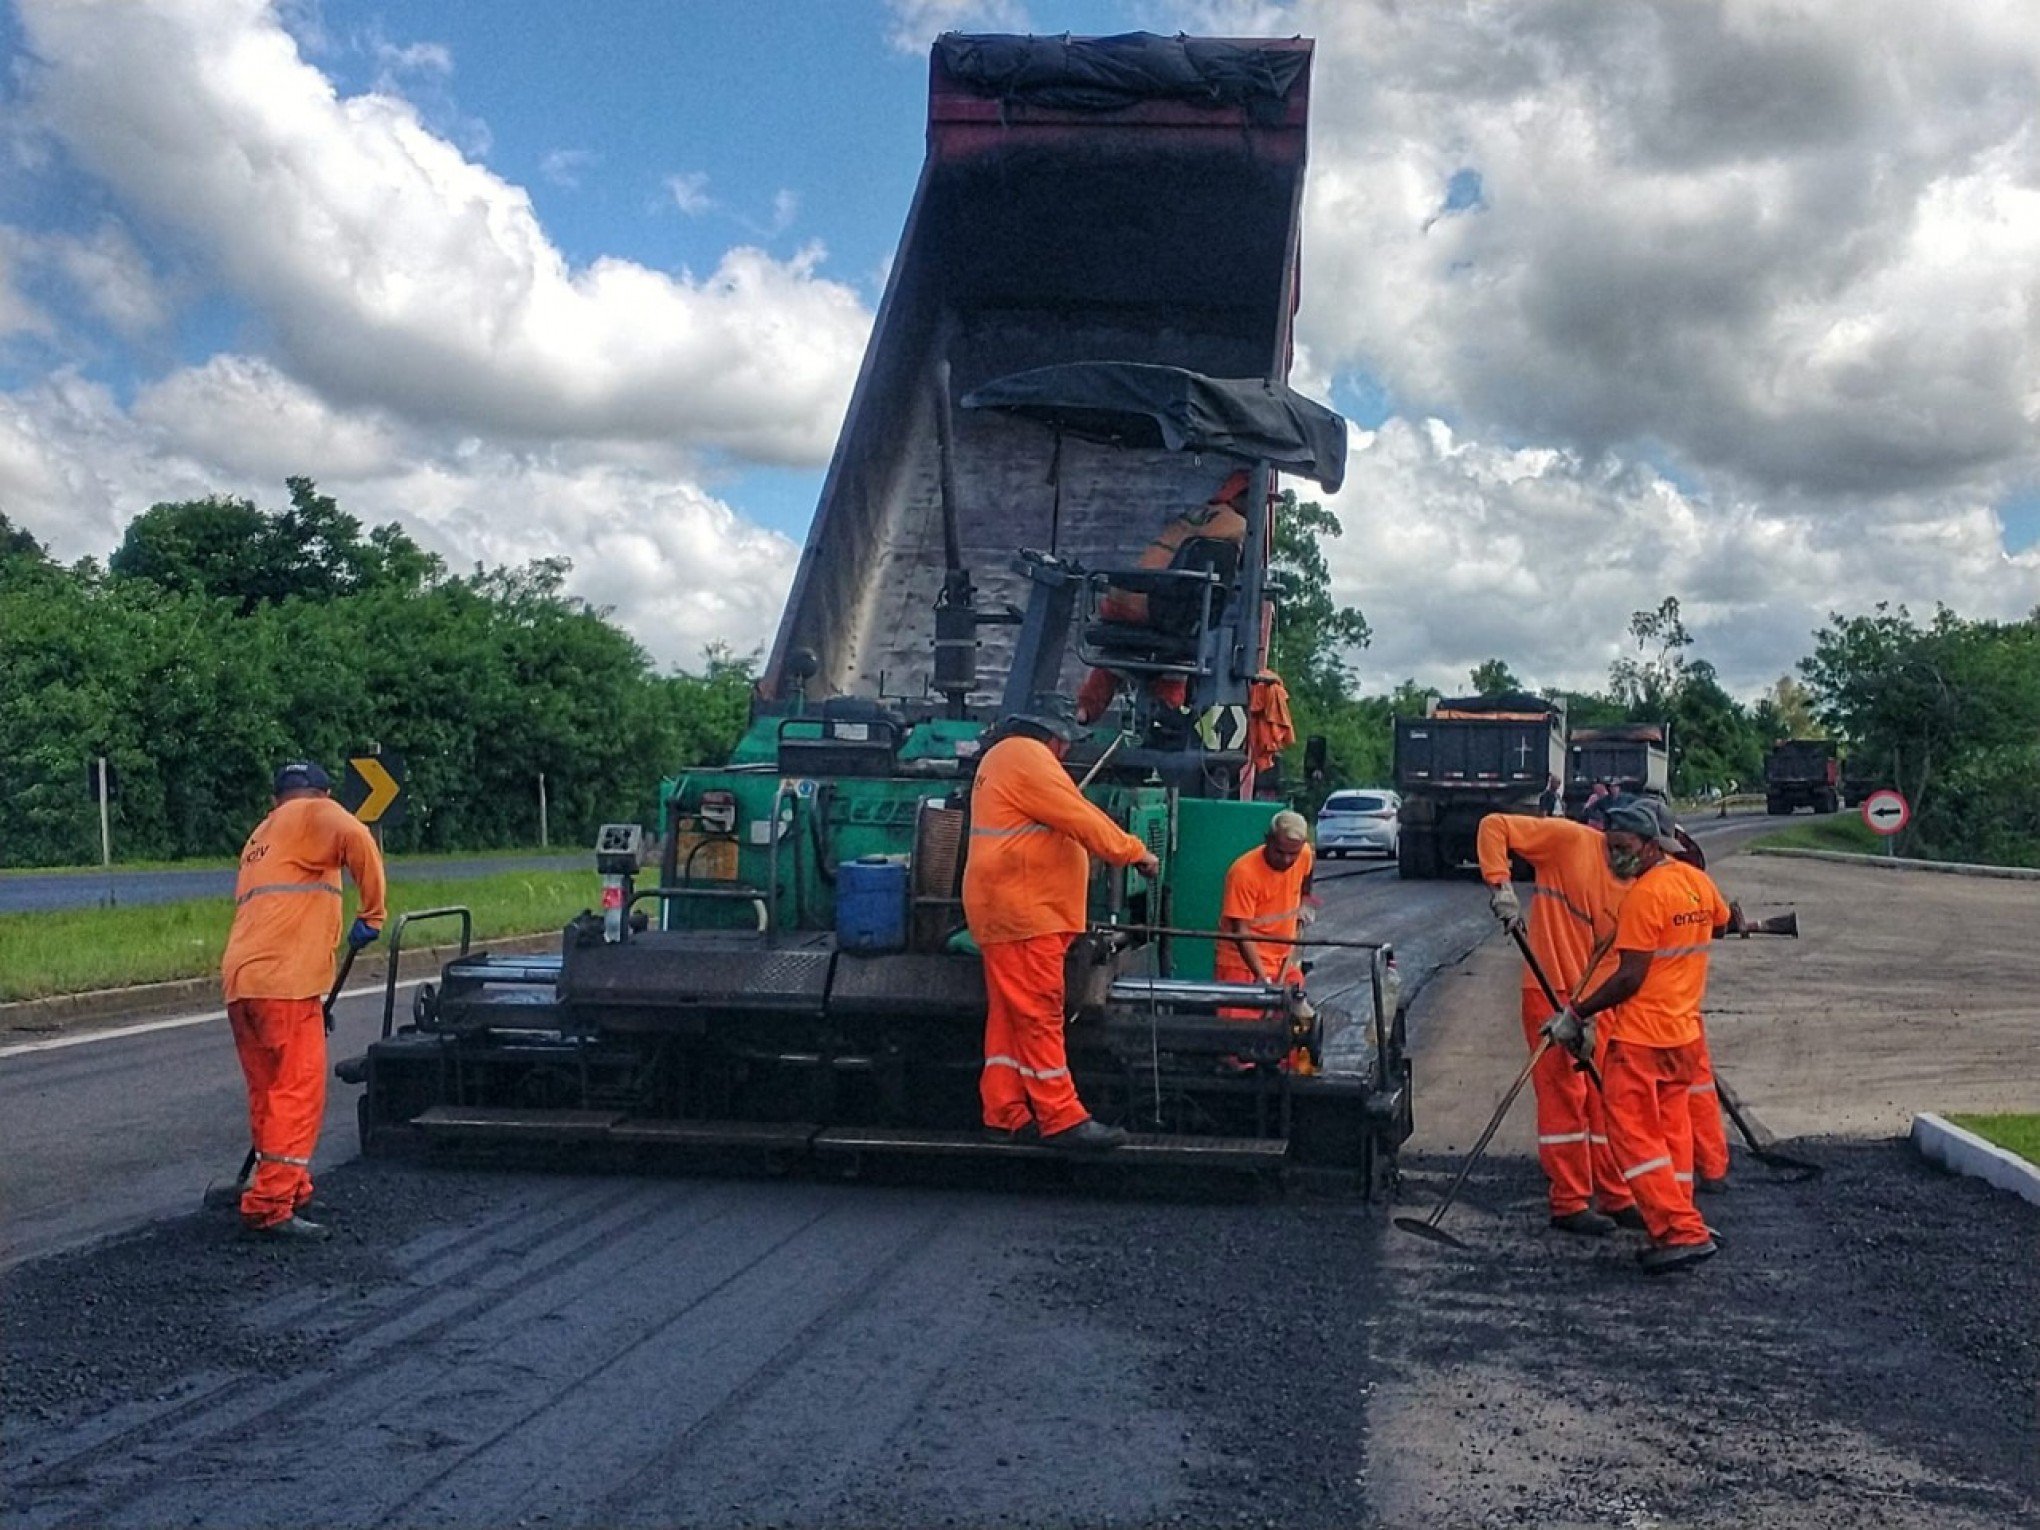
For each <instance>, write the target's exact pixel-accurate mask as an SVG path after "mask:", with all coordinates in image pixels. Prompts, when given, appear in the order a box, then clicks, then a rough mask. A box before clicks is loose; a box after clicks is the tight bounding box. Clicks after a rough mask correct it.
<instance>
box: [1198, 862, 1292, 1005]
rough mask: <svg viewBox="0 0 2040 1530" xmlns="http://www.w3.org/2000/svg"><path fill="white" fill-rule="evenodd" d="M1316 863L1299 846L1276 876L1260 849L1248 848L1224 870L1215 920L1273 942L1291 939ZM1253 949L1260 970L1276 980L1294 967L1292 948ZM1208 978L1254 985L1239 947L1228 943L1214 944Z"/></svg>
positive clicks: (1264, 944) (1262, 943)
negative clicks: (1237, 923)
mask: <svg viewBox="0 0 2040 1530" xmlns="http://www.w3.org/2000/svg"><path fill="white" fill-rule="evenodd" d="M1316 863H1317V857H1316V854H1315V852H1313V851H1312V849H1311V847H1310V846H1309V845H1305V846H1304V847H1303V850H1302V852H1301V853H1300V854H1299V855H1298V856H1297V857H1296V860H1295V861H1294V862H1293V863H1292V864H1291V865H1290V867H1289V869H1288V870H1286V871H1278V870H1276V869H1275V868H1274V867H1273V866H1270V865H1269V864H1268V857H1267V856H1266V855H1264V854H1262V847H1261V846H1259V845H1256V846H1254V848H1253V849H1251V850H1249V851H1248V852H1247V853H1246V854H1245V855H1243V856H1241V857H1240V858H1239V859H1238V860H1236V861H1234V862H1233V863H1232V865H1231V866H1229V867H1227V868H1226V873H1225V892H1224V894H1223V895H1222V897H1221V899H1220V902H1219V906H1218V917H1219V918H1220V919H1221V920H1227V919H1239V920H1244V921H1245V922H1246V926H1247V929H1248V930H1249V931H1251V932H1252V933H1253V934H1255V935H1260V936H1272V937H1273V938H1274V940H1275V941H1290V940H1294V939H1296V932H1297V930H1298V929H1299V928H1300V927H1301V919H1302V915H1303V888H1304V884H1305V883H1306V882H1308V881H1309V880H1310V870H1311V867H1312V866H1314V865H1315V864H1316ZM1253 944H1254V949H1255V950H1256V951H1258V952H1260V953H1261V965H1262V967H1263V968H1265V969H1266V970H1267V972H1268V973H1269V975H1270V976H1272V977H1275V978H1277V979H1279V978H1280V977H1281V975H1282V972H1283V969H1284V968H1286V967H1288V966H1290V965H1291V964H1293V963H1294V962H1295V961H1296V947H1294V946H1291V945H1278V944H1273V943H1271V942H1270V941H1268V940H1256V941H1255V942H1254V943H1253ZM1214 973H1215V975H1216V976H1217V978H1218V980H1219V981H1220V982H1222V983H1250V982H1252V981H1253V980H1254V974H1253V969H1252V968H1250V967H1249V966H1248V965H1247V961H1246V958H1245V957H1244V956H1242V955H1241V954H1240V948H1239V943H1238V942H1237V941H1233V940H1221V941H1220V942H1219V943H1218V956H1217V961H1216V965H1215V968H1214Z"/></svg>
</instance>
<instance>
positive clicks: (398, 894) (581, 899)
mask: <svg viewBox="0 0 2040 1530" xmlns="http://www.w3.org/2000/svg"><path fill="white" fill-rule="evenodd" d="M599 892H600V882H599V880H598V879H597V877H596V875H595V873H594V872H593V871H592V870H589V871H504V872H496V873H494V874H492V875H489V876H481V877H442V878H436V879H422V880H421V879H418V878H412V877H407V878H405V879H404V882H403V883H402V885H401V886H393V887H392V888H391V889H390V918H391V920H392V921H394V920H395V919H396V917H397V916H398V915H399V914H404V913H412V912H415V911H417V910H419V909H427V908H444V907H446V906H448V905H450V904H465V905H466V906H467V907H469V908H470V909H472V910H474V916H475V939H477V940H486V939H490V938H493V937H496V936H501V935H530V934H536V933H540V932H543V931H547V930H556V929H559V928H560V927H561V926H562V925H564V924H565V923H566V922H567V921H568V920H569V919H571V918H573V916H574V915H575V914H577V913H579V912H580V911H581V910H582V909H584V908H589V907H592V906H593V905H594V904H595V902H596V899H597V896H598V894H599ZM346 903H347V907H346V913H345V916H344V918H343V921H342V924H341V928H343V929H345V928H346V927H347V925H349V924H351V923H353V920H354V889H353V888H352V887H351V886H350V887H349V888H348V889H347V899H346ZM233 918H234V908H233V904H232V902H231V901H230V900H228V899H225V898H191V899H185V900H182V901H180V902H176V903H150V904H142V905H139V906H136V907H133V908H118V909H103V908H88V909H62V910H57V911H54V912H50V913H37V914H0V1001H4V1000H9V999H38V998H42V997H44V996H46V995H49V994H59V993H85V992H89V991H91V990H93V989H96V988H124V987H127V986H129V985H130V984H134V983H165V982H170V981H173V980H175V979H177V978H193V977H206V976H209V975H211V974H212V973H215V972H218V971H219V967H220V953H221V952H222V951H224V950H225V949H226V944H227V930H228V927H229V926H230V925H231V924H232V923H233ZM458 929H459V926H458V924H457V922H456V921H453V920H446V921H444V922H439V921H435V922H434V923H433V924H432V925H429V926H421V927H420V930H419V933H420V935H424V934H426V933H427V932H428V931H429V932H430V934H431V936H432V938H433V939H435V940H438V941H447V942H450V941H451V940H452V939H453V938H454V936H455V935H456V934H457V933H458ZM405 944H406V945H407V946H408V945H410V944H411V942H410V941H409V940H408V939H407V940H406V942H405Z"/></svg>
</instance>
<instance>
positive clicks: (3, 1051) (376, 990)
mask: <svg viewBox="0 0 2040 1530" xmlns="http://www.w3.org/2000/svg"><path fill="white" fill-rule="evenodd" d="M433 981H435V979H433V978H405V979H404V981H403V982H401V983H399V984H397V991H398V992H399V993H401V992H402V991H403V990H404V989H406V988H416V987H417V986H418V985H419V984H420V983H430V982H433ZM388 991H389V990H388V989H387V988H385V987H384V986H383V985H382V984H381V983H377V984H376V985H375V986H374V987H372V988H348V989H345V990H343V991H342V992H341V994H340V997H341V998H343V999H358V998H360V997H361V996H362V995H363V994H380V993H387V992H388ZM226 1018H227V1012H226V1011H225V1010H223V1009H209V1010H206V1011H205V1012H204V1013H203V1014H197V1015H172V1016H171V1017H170V1018H169V1019H167V1020H143V1021H139V1022H137V1023H136V1024H134V1025H117V1026H114V1027H113V1028H112V1029H110V1030H104V1031H87V1032H85V1033H84V1034H83V1035H79V1036H53V1037H51V1038H50V1039H49V1040H48V1041H24V1042H21V1043H19V1044H17V1045H15V1046H11V1047H0V1058H6V1057H20V1056H22V1055H23V1054H24V1053H27V1052H58V1051H62V1050H63V1049H64V1048H65V1047H82V1046H89V1045H90V1044H91V1043H93V1042H95V1041H118V1040H120V1039H121V1038H122V1037H123V1036H146V1035H148V1034H149V1032H151V1031H177V1030H182V1029H184V1028H185V1027H186V1026H190V1025H206V1024H208V1023H210V1022H212V1021H214V1020H224V1019H226Z"/></svg>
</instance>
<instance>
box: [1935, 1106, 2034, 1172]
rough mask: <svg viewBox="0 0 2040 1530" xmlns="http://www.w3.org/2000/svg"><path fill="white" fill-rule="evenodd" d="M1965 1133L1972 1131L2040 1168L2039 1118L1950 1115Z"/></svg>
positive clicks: (2026, 1116) (2031, 1116)
mask: <svg viewBox="0 0 2040 1530" xmlns="http://www.w3.org/2000/svg"><path fill="white" fill-rule="evenodd" d="M1948 1119H1949V1120H1950V1121H1953V1122H1954V1123H1955V1124H1956V1125H1957V1126H1959V1127H1961V1128H1962V1129H1963V1130H1964V1131H1969V1132H1975V1133H1976V1135H1977V1136H1979V1137H1982V1138H1983V1139H1984V1140H1985V1141H1987V1142H1995V1143H1996V1144H1997V1145H1998V1146H1999V1147H2001V1148H2003V1149H2005V1150H2006V1151H2007V1152H2012V1153H2017V1154H2018V1155H2019V1156H2020V1157H2021V1158H2023V1159H2025V1160H2026V1162H2028V1163H2030V1164H2034V1165H2036V1166H2040V1115H2000V1116H1950V1117H1949V1118H1948Z"/></svg>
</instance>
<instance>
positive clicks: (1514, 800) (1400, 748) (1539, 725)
mask: <svg viewBox="0 0 2040 1530" xmlns="http://www.w3.org/2000/svg"><path fill="white" fill-rule="evenodd" d="M1565 769H1566V736H1565V706H1564V704H1563V703H1562V702H1554V701H1547V700H1545V699H1544V698H1543V697H1542V696H1532V695H1529V694H1527V693H1524V692H1512V693H1510V694H1508V695H1504V696H1461V697H1446V698H1440V699H1438V700H1435V701H1433V702H1432V704H1431V708H1430V711H1429V712H1428V713H1427V714H1426V715H1425V716H1423V717H1398V718H1396V719H1395V789H1396V791H1397V792H1398V793H1400V794H1401V796H1402V806H1401V807H1400V808H1399V809H1398V810H1397V814H1396V816H1397V819H1398V829H1397V836H1396V870H1397V874H1398V875H1399V876H1401V877H1403V878H1404V879H1406V880H1425V879H1432V878H1437V877H1442V876H1446V875H1448V874H1449V873H1451V872H1452V871H1453V870H1454V869H1456V868H1457V867H1458V866H1459V865H1461V864H1462V863H1463V862H1466V861H1471V860H1473V859H1474V835H1475V833H1476V832H1477V831H1478V830H1479V828H1480V821H1481V819H1483V818H1485V817H1486V816H1487V815H1488V814H1489V813H1535V812H1538V811H1540V807H1539V799H1540V798H1542V797H1543V796H1544V794H1545V792H1546V791H1547V790H1549V789H1550V787H1551V784H1552V783H1553V782H1555V781H1562V780H1564V778H1565Z"/></svg>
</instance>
